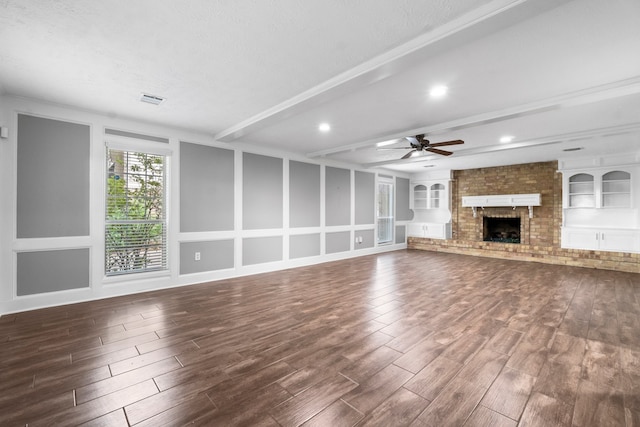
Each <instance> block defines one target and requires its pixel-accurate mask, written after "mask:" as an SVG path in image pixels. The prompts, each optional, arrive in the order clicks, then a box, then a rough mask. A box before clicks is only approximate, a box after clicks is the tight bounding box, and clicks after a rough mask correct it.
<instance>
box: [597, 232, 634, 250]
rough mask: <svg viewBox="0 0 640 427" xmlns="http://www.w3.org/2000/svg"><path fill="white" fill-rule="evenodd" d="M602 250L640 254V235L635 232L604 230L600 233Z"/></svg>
mask: <svg viewBox="0 0 640 427" xmlns="http://www.w3.org/2000/svg"><path fill="white" fill-rule="evenodd" d="M600 249H602V250H604V251H619V252H640V233H639V232H635V231H633V230H602V231H601V232H600Z"/></svg>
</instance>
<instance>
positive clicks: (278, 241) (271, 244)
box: [242, 236, 282, 265]
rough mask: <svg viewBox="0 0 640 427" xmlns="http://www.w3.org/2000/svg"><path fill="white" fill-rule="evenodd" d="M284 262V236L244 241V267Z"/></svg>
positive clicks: (254, 238)
mask: <svg viewBox="0 0 640 427" xmlns="http://www.w3.org/2000/svg"><path fill="white" fill-rule="evenodd" d="M274 261H282V236H269V237H248V238H245V239H242V265H253V264H262V263H265V262H274Z"/></svg>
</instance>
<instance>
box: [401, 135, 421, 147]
mask: <svg viewBox="0 0 640 427" xmlns="http://www.w3.org/2000/svg"><path fill="white" fill-rule="evenodd" d="M404 138H405V139H406V140H407V141H409V143H410V144H411V145H413V146H418V145H420V142H419V141H418V140H417V139H416V137H415V136H405V137H404Z"/></svg>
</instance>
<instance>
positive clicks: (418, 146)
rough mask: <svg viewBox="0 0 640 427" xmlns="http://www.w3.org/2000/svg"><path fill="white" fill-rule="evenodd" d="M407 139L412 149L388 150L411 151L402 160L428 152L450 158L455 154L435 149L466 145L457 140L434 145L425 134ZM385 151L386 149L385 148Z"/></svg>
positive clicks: (398, 148)
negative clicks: (420, 152)
mask: <svg viewBox="0 0 640 427" xmlns="http://www.w3.org/2000/svg"><path fill="white" fill-rule="evenodd" d="M405 139H406V140H407V141H409V144H410V145H411V146H410V147H395V148H391V147H390V148H388V149H391V150H408V149H409V150H411V151H409V152H408V153H407V154H405V155H404V156H402V157H401V159H408V158H409V157H411V156H413V153H415V152H418V151H428V152H430V153H435V154H440V155H442V156H450V155H452V154H453V153H452V152H451V151H445V150H440V149H437V148H434V147H444V146H447V145H459V144H464V141H463V140H461V139H456V140H453V141H444V142H436V143H434V144H432V143H431V142H430V141H429V140H428V139H425V135H424V134H420V135H416V136H405ZM383 149H384V148H383Z"/></svg>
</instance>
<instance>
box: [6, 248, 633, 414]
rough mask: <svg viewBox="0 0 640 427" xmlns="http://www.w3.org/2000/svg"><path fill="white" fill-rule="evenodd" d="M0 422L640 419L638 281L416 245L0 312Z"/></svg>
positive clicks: (626, 276) (628, 276) (624, 275)
mask: <svg viewBox="0 0 640 427" xmlns="http://www.w3.org/2000/svg"><path fill="white" fill-rule="evenodd" d="M0 343H1V345H0V425H2V426H25V425H28V426H29V427H31V426H51V425H64V426H70V425H85V426H162V425H170V426H182V425H195V426H232V425H242V426H298V425H304V426H332V427H335V426H401V425H411V426H516V425H520V426H572V425H573V426H640V275H637V274H629V273H621V272H612V271H601V270H593V269H581V268H575V267H564V266H555V265H545V264H536V263H525V262H517V261H508V260H499V259H487V258H476V257H469V256H462V255H454V254H440V253H431V252H424V251H396V252H389V253H384V254H380V255H373V256H365V257H360V258H354V259H349V260H343V261H338V262H332V263H327V264H322V265H316V266H310V267H303V268H297V269H291V270H286V271H280V272H274V273H268V274H261V275H256V276H251V277H244V278H237V279H232V280H225V281H220V282H215V283H206V284H201V285H195V286H188V287H183V288H176V289H170V290H161V291H155V292H148V293H144V294H137V295H131V296H127V297H119V298H112V299H108V300H102V301H94V302H88V303H82V304H74V305H69V306H61V307H55V308H49V309H43V310H36V311H31V312H25V313H18V314H9V315H5V316H2V317H0Z"/></svg>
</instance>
